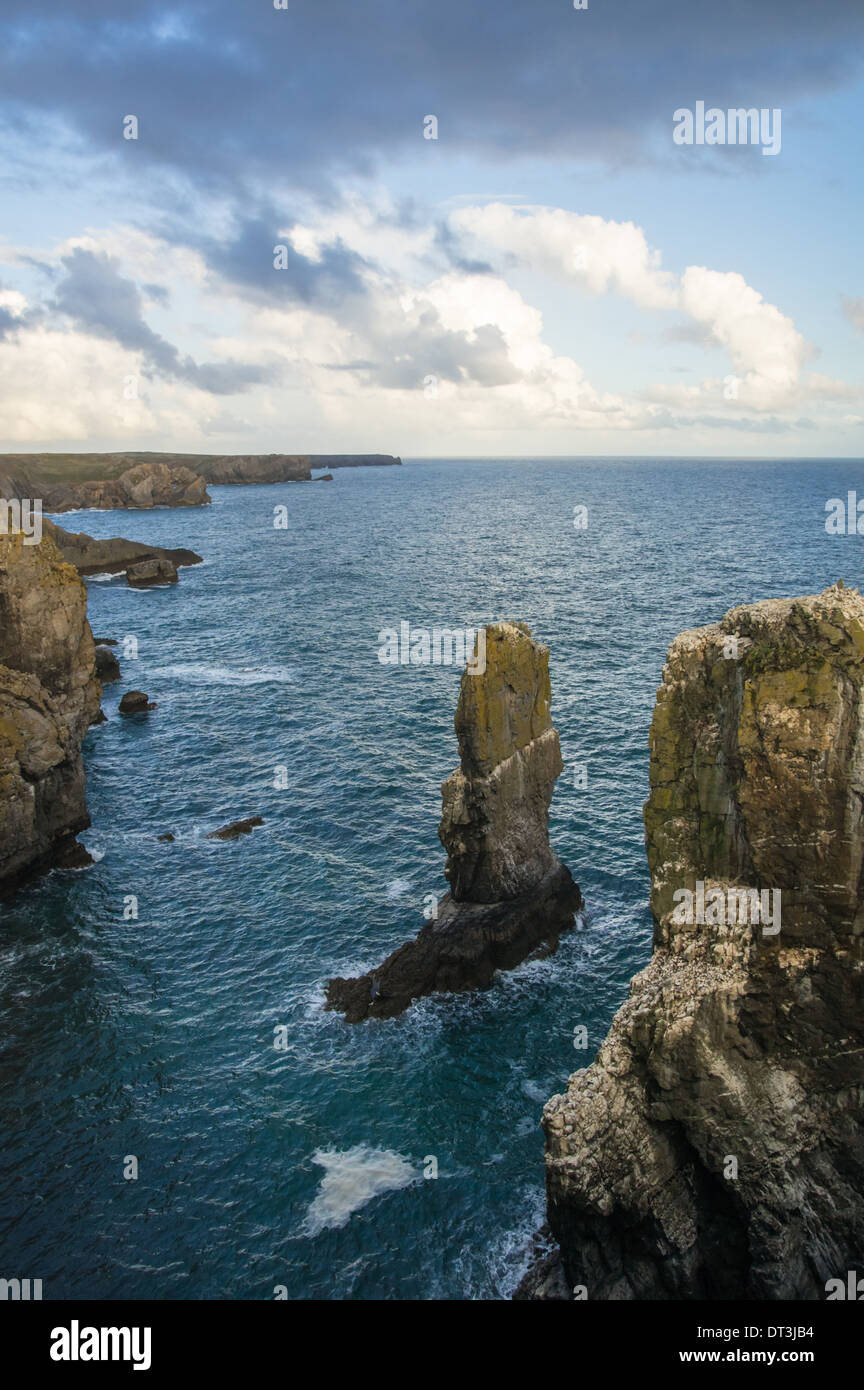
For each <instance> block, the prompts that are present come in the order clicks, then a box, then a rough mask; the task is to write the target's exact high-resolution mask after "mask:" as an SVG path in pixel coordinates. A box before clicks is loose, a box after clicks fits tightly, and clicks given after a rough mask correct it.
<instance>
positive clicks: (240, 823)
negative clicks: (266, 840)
mask: <svg viewBox="0 0 864 1390" xmlns="http://www.w3.org/2000/svg"><path fill="white" fill-rule="evenodd" d="M263 824H264V820H263V817H261V816H248V817H247V819H246V820H232V821H231V822H230V823H229V824H228V825H221V826H220V827H219V829H218V830H211V831H210V833H209V835H208V836H207V839H208V840H236V839H237V837H238V836H239V835H251V833H252V831H253V830H257V829H258V826H259V825H263Z"/></svg>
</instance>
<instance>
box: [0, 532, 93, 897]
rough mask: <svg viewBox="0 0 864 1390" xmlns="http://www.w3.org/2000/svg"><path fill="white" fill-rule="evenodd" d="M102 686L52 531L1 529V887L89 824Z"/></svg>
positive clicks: (47, 863) (61, 853) (43, 864)
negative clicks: (91, 745)
mask: <svg viewBox="0 0 864 1390" xmlns="http://www.w3.org/2000/svg"><path fill="white" fill-rule="evenodd" d="M100 693H101V688H100V685H99V681H98V679H97V676H96V669H95V653H94V645H93V637H92V634H91V632H90V625H89V623H88V622H87V593H86V590H85V587H84V585H83V583H82V582H81V580H80V579H79V577H78V575H77V574H76V572H75V570H74V569H73V567H72V566H71V565H68V564H66V563H65V562H64V561H63V559H62V558H61V556H60V553H59V551H58V550H57V548H56V546H55V545H54V542H53V540H52V539H51V538H50V537H49V536H45V537H44V538H43V540H42V541H41V543H40V544H39V545H32V546H30V545H25V544H24V541H23V538H22V537H21V536H20V535H4V534H0V893H2V892H3V891H7V890H9V889H10V888H11V887H13V886H14V885H15V884H16V883H17V882H19V881H20V880H21V879H22V878H24V877H26V876H27V875H28V874H30V873H33V872H38V871H39V870H41V869H44V868H49V867H51V866H52V864H55V863H58V862H69V856H70V851H71V850H72V848H73V845H74V837H75V835H76V834H78V832H79V831H81V830H84V829H86V827H87V826H88V825H89V824H90V818H89V816H88V814H87V805H86V799H85V790H84V770H83V767H82V762H81V741H82V739H83V737H84V735H85V733H86V731H87V728H88V726H89V725H90V724H92V723H93V722H94V720H95V719H96V718H97V716H98V714H99V698H100Z"/></svg>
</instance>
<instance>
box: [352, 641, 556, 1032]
mask: <svg viewBox="0 0 864 1390" xmlns="http://www.w3.org/2000/svg"><path fill="white" fill-rule="evenodd" d="M475 664H476V668H477V674H472V673H471V665H470V664H469V666H468V667H467V668H466V670H465V672H464V674H463V676H462V686H461V690H460V695H459V704H458V707H457V710H456V719H455V726H456V733H457V737H458V740H459V752H460V758H461V765H460V767H459V768H457V769H456V771H455V772H453V773H451V775H450V776H449V777H448V778H447V781H446V782H445V783H444V785H443V787H442V799H443V811H442V817H441V824H440V827H439V832H438V833H439V836H440V839H441V842H442V844H443V845H444V847H445V849H446V850H447V852H448V858H447V867H446V869H445V875H446V877H447V879H448V881H449V883H450V892H449V893H448V894H446V895H445V896H444V897H443V898H442V899H441V901H440V902H439V903H438V907H437V914H436V916H435V917H434V919H433V920H432V921H430V922H429V924H428V925H427V926H426V927H424V928H423V930H422V931H421V932H420V934H419V935H418V936H417V938H416V940H414V941H411V942H408V943H407V944H406V945H404V946H402V947H400V948H399V950H398V951H394V952H393V954H392V955H390V956H388V958H387V960H386V961H384V963H383V965H382V966H381V967H380V968H379V969H378V970H376V971H372V972H370V973H369V974H368V975H363V976H361V977H359V978H357V979H350V980H346V979H341V978H340V979H334V980H331V981H330V984H329V986H328V991H327V1007H328V1008H330V1009H338V1010H340V1011H342V1012H344V1014H345V1016H346V1018H347V1020H348V1021H349V1022H352V1023H353V1022H359V1021H360V1020H362V1019H364V1018H368V1017H376V1018H389V1017H392V1016H393V1015H395V1014H398V1013H401V1012H402V1010H403V1009H405V1008H407V1006H408V1005H409V1004H410V1003H411V1001H412V999H417V998H419V997H420V996H421V995H425V994H431V993H432V992H433V991H438V990H445V991H458V990H466V989H475V988H478V987H482V986H486V985H488V984H489V983H490V982H491V980H492V978H493V976H494V974H495V972H496V970H502V969H510V968H512V967H513V966H514V965H517V964H519V962H520V961H522V960H524V959H525V958H526V957H527V956H528V955H530V954H531V953H532V952H538V951H543V952H549V951H554V950H555V948H556V946H557V944H558V937H559V935H560V933H561V932H562V931H563V930H565V929H566V928H567V927H569V926H572V924H573V920H574V915H575V913H576V912H577V911H578V910H579V908H580V907H581V906H582V897H581V894H580V892H579V889H578V887H577V885H576V884H575V883H574V882H573V880H572V878H571V876H570V872H569V870H568V869H566V868H565V867H564V865H563V864H562V863H561V862H560V860H559V859H558V858H557V856H556V855H555V853H554V851H553V850H552V848H551V846H550V844H549V831H548V825H549V804H550V802H551V799H552V792H553V789H554V786H555V781H556V778H557V777H558V775H559V773H560V772H561V770H562V762H561V750H560V747H559V743H558V735H557V733H556V732H555V729H554V728H553V726H552V720H551V714H550V686H549V651H548V648H546V647H543V646H541V645H540V644H539V643H537V642H535V641H534V640H533V638H532V637H531V634H530V631H529V630H528V628H527V627H525V626H524V624H521V623H518V624H517V623H497V624H495V625H494V626H491V627H488V628H486V630H485V670H483V671H482V672H481V671H480V669H479V667H480V663H475Z"/></svg>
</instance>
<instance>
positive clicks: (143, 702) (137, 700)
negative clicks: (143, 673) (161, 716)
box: [119, 690, 157, 714]
mask: <svg viewBox="0 0 864 1390" xmlns="http://www.w3.org/2000/svg"><path fill="white" fill-rule="evenodd" d="M119 708H120V713H121V714H144V713H145V712H146V711H147V710H150V709H156V708H157V705H156V702H155V701H153V700H151V699H150V696H149V695H145V694H144V691H143V690H127V691H126V693H125V695H124V696H123V697H122V699H121V701H120V706H119Z"/></svg>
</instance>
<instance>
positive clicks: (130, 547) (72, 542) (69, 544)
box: [42, 517, 201, 576]
mask: <svg viewBox="0 0 864 1390" xmlns="http://www.w3.org/2000/svg"><path fill="white" fill-rule="evenodd" d="M42 529H43V532H45V533H46V534H47V535H49V536H50V537H51V539H52V540H53V541H54V543H55V545H56V546H57V549H58V550H59V551H60V553H61V555H62V556H63V559H64V560H67V561H68V562H69V564H70V565H74V566H75V568H76V569H77V571H78V573H79V574H81V575H85V576H86V575H89V574H123V573H124V571H128V569H129V567H130V566H131V565H136V564H141V563H142V562H143V561H145V560H165V561H167V562H168V563H169V564H170V565H172V566H173V567H174V568H175V569H177V568H179V567H180V566H183V565H200V564H201V556H200V555H196V553H195V551H194V550H163V549H162V548H161V547H160V546H158V545H145V544H144V543H143V542H142V541H127V540H123V539H122V538H121V537H120V536H112V537H111V538H110V539H109V540H96V539H94V537H93V536H88V535H87V534H86V533H85V532H84V531H77V532H73V531H64V529H63V527H62V526H57V525H56V524H55V523H54V522H52V521H49V520H48V518H47V517H45V518H43V521H42Z"/></svg>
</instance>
